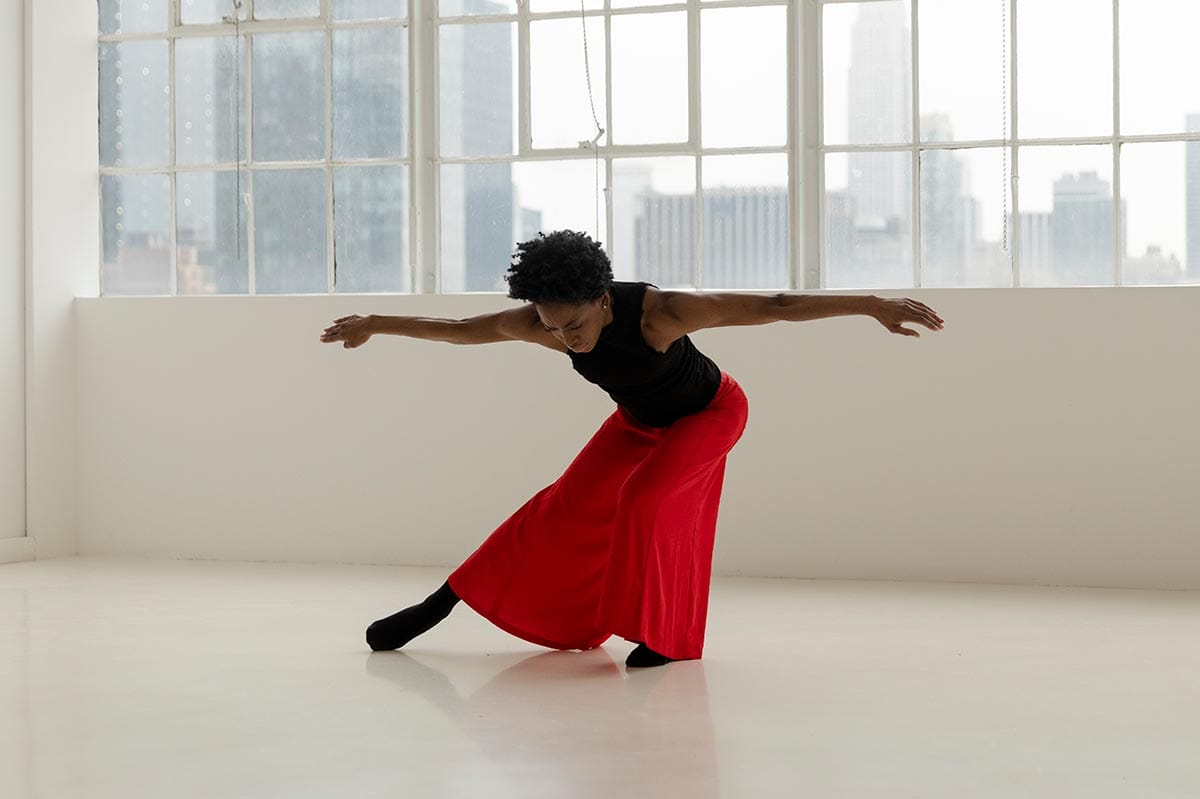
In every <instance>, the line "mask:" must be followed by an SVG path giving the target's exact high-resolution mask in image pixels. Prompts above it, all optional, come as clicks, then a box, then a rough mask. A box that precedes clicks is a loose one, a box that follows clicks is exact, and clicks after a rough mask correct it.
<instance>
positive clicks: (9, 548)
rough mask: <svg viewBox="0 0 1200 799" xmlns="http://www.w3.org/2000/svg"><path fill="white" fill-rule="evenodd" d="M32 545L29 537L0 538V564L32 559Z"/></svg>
mask: <svg viewBox="0 0 1200 799" xmlns="http://www.w3.org/2000/svg"><path fill="white" fill-rule="evenodd" d="M33 555H34V543H33V539H32V538H30V537H29V536H25V537H23V538H0V563H18V562H20V561H25V560H33V559H34V556H33Z"/></svg>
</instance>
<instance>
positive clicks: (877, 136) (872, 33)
mask: <svg viewBox="0 0 1200 799" xmlns="http://www.w3.org/2000/svg"><path fill="white" fill-rule="evenodd" d="M823 8H824V11H823V12H822V13H823V14H824V20H825V22H824V32H823V35H822V41H821V48H822V58H823V61H824V64H823V75H824V92H823V94H824V119H825V128H824V130H825V143H826V144H902V143H905V142H910V141H912V133H913V132H912V52H911V50H912V34H911V32H910V29H909V21H910V20H911V19H912V16H911V14H912V12H911V10H910V8H909V4H908V0H881V1H880V2H876V3H846V4H837V5H826V6H824V7H823Z"/></svg>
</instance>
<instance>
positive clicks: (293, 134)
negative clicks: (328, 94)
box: [253, 32, 325, 161]
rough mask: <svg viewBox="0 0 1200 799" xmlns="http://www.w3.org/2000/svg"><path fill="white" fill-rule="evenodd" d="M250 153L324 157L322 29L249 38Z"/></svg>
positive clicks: (294, 158) (271, 157) (261, 156)
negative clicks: (251, 46)
mask: <svg viewBox="0 0 1200 799" xmlns="http://www.w3.org/2000/svg"><path fill="white" fill-rule="evenodd" d="M253 44H254V87H253V91H254V100H253V104H254V158H255V160H258V161H305V160H314V159H319V158H324V157H325V34H323V33H320V32H314V33H269V34H259V35H257V36H255V37H254V43H253Z"/></svg>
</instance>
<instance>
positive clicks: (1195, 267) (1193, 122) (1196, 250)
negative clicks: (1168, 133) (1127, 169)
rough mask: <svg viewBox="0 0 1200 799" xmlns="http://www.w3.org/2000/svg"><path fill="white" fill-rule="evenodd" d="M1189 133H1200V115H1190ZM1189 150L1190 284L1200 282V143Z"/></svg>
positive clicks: (1187, 275) (1187, 266)
mask: <svg viewBox="0 0 1200 799" xmlns="http://www.w3.org/2000/svg"><path fill="white" fill-rule="evenodd" d="M1187 131H1188V132H1189V133H1200V114H1188V116H1187ZM1184 146H1185V147H1186V148H1187V176H1186V178H1185V179H1186V181H1187V184H1186V186H1185V190H1186V192H1187V209H1186V214H1187V216H1186V219H1187V222H1186V224H1187V247H1186V250H1185V252H1186V258H1187V260H1186V261H1185V262H1184V268H1185V270H1186V271H1185V273H1184V274H1185V277H1184V280H1186V281H1188V282H1197V281H1200V141H1190V142H1188V143H1187V144H1186V145H1184Z"/></svg>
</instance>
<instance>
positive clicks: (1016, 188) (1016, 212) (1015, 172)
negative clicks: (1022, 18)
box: [1005, 0, 1021, 288]
mask: <svg viewBox="0 0 1200 799" xmlns="http://www.w3.org/2000/svg"><path fill="white" fill-rule="evenodd" d="M1008 52H1009V53H1010V55H1009V67H1008V76H1009V77H1008V103H1009V106H1008V118H1009V120H1011V121H1010V123H1009V124H1010V125H1011V126H1012V127H1011V129H1010V130H1008V131H1005V135H1007V136H1008V137H1009V138H1010V139H1012V143H1011V144H1008V145H1005V146H1006V147H1010V148H1011V154H1012V157H1011V158H1010V159H1009V161H1010V162H1011V163H1012V174H1011V175H1009V176H1008V182H1009V186H1010V187H1011V189H1012V230H1010V231H1009V237H1008V241H1009V247H1010V249H1009V256H1010V257H1011V259H1012V273H1013V288H1019V287H1020V285H1021V198H1020V187H1021V181H1020V171H1021V167H1020V161H1021V148H1020V147H1018V146H1017V133H1018V132H1019V131H1020V130H1021V129H1020V128H1019V127H1017V91H1018V88H1017V0H1008Z"/></svg>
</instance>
